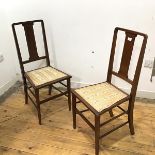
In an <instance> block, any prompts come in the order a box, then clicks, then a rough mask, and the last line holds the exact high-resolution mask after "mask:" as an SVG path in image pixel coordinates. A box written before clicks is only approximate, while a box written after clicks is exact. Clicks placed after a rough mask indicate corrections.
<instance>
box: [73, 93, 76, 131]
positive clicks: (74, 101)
mask: <svg viewBox="0 0 155 155" xmlns="http://www.w3.org/2000/svg"><path fill="white" fill-rule="evenodd" d="M72 114H73V129H76V97H75V95H74V94H72Z"/></svg>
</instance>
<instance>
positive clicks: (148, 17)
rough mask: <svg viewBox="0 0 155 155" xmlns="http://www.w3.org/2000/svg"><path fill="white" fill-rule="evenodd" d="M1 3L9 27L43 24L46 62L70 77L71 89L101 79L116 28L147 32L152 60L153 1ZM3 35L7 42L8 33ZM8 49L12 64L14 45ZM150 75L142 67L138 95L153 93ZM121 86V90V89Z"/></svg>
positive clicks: (154, 36) (154, 32)
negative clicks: (34, 21) (29, 22)
mask: <svg viewBox="0 0 155 155" xmlns="http://www.w3.org/2000/svg"><path fill="white" fill-rule="evenodd" d="M3 3H5V6H6V8H5V11H6V12H7V18H8V23H9V25H11V23H13V22H18V21H25V20H31V19H44V21H45V26H46V32H47V40H48V44H49V51H50V57H51V62H52V63H54V65H55V66H56V67H57V68H59V69H61V70H63V71H65V72H67V73H69V74H71V75H72V76H73V78H72V82H73V84H74V85H75V84H77V83H82V84H91V83H96V82H101V81H104V80H106V74H107V68H108V61H109V55H110V49H111V42H112V35H113V30H114V28H115V27H116V26H120V27H124V28H129V29H133V30H137V31H141V32H144V33H147V34H148V36H149V39H148V44H147V49H146V54H145V59H152V58H153V57H155V46H154V41H155V10H154V8H155V2H154V1H153V0H149V1H148V0H137V1H135V0H130V1H125V0H117V1H113V0H33V1H32V0H22V1H20V0H14V1H10V0H6V1H5V2H3ZM8 31H9V34H10V35H9V37H10V38H11V39H12V42H13V37H12V32H11V29H9V30H8ZM11 49H12V51H13V52H14V58H15V59H16V57H17V56H16V50H15V47H14V45H13V46H12V48H11ZM92 51H94V53H92ZM52 58H53V59H52ZM15 62H16V63H15V66H16V72H19V65H18V61H17V60H16V61H15ZM150 74H151V70H150V69H147V68H144V67H143V68H142V74H141V79H140V82H139V87H138V90H139V92H144V93H145V92H151V93H153V92H155V79H154V80H153V83H150V81H149V80H150ZM121 87H123V88H124V89H126V85H124V84H121Z"/></svg>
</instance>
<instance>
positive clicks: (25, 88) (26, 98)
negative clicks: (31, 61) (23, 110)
mask: <svg viewBox="0 0 155 155" xmlns="http://www.w3.org/2000/svg"><path fill="white" fill-rule="evenodd" d="M24 94H25V104H28V92H27V86H26V84H24Z"/></svg>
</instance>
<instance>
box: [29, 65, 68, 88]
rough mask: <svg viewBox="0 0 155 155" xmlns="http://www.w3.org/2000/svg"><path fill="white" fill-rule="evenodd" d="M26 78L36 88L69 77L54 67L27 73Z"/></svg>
mask: <svg viewBox="0 0 155 155" xmlns="http://www.w3.org/2000/svg"><path fill="white" fill-rule="evenodd" d="M26 76H27V77H28V78H29V79H30V81H32V83H33V84H34V85H35V86H39V85H42V84H45V83H48V82H51V81H54V80H57V79H60V78H63V77H66V76H67V75H66V74H65V73H63V72H61V71H59V70H57V69H55V68H53V67H49V66H48V67H44V68H40V69H36V70H33V71H29V72H26Z"/></svg>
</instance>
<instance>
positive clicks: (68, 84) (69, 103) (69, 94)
mask: <svg viewBox="0 0 155 155" xmlns="http://www.w3.org/2000/svg"><path fill="white" fill-rule="evenodd" d="M67 91H68V107H69V111H71V84H70V79H67Z"/></svg>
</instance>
